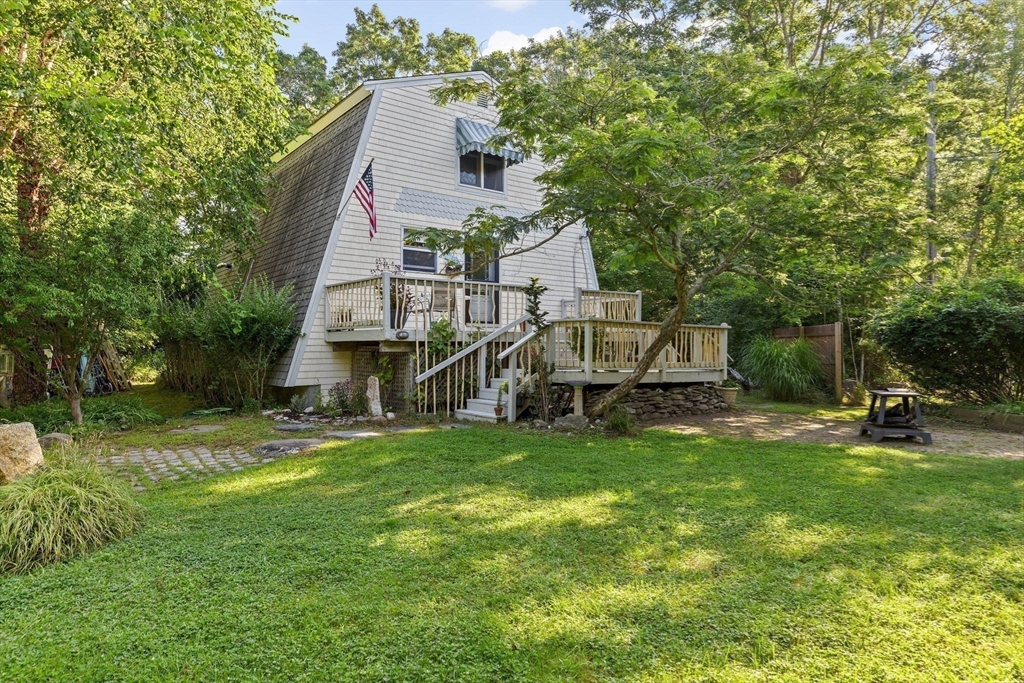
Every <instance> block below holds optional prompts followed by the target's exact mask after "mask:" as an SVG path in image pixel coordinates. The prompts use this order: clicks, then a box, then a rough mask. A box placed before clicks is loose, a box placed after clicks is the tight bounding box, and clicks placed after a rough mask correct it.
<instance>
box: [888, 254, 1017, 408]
mask: <svg viewBox="0 0 1024 683" xmlns="http://www.w3.org/2000/svg"><path fill="white" fill-rule="evenodd" d="M872 333H873V335H874V337H875V338H876V339H877V340H878V342H879V343H880V344H881V345H882V346H883V347H884V348H885V350H886V351H887V352H888V354H889V356H890V358H891V359H892V361H893V363H894V364H895V365H896V366H897V367H898V368H899V369H900V370H902V371H903V372H905V373H906V375H907V376H908V377H909V378H910V380H911V381H912V382H913V383H914V384H915V385H917V386H918V387H920V388H921V389H923V390H925V391H929V392H933V393H937V394H944V395H947V396H949V397H951V398H955V399H960V400H966V401H970V402H973V403H978V404H984V403H1001V402H1011V401H1019V400H1022V399H1024V275H1018V274H1004V275H997V276H993V277H990V278H987V279H984V280H977V281H974V282H969V283H944V284H940V285H938V286H936V287H934V288H920V289H917V290H915V291H913V292H911V293H910V294H909V295H908V296H906V297H904V298H903V299H902V300H900V301H897V302H896V303H895V304H893V305H892V306H890V307H889V308H888V309H887V310H885V311H884V312H883V313H881V314H880V315H879V316H878V317H877V319H876V320H875V321H874V323H873V325H872Z"/></svg>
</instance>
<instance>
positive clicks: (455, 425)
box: [437, 422, 471, 429]
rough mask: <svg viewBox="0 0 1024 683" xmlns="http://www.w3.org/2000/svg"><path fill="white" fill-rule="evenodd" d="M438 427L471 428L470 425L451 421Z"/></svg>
mask: <svg viewBox="0 0 1024 683" xmlns="http://www.w3.org/2000/svg"><path fill="white" fill-rule="evenodd" d="M437 428H438V429H471V427H470V426H469V425H464V424H460V423H458V422H449V423H447V424H443V425H437Z"/></svg>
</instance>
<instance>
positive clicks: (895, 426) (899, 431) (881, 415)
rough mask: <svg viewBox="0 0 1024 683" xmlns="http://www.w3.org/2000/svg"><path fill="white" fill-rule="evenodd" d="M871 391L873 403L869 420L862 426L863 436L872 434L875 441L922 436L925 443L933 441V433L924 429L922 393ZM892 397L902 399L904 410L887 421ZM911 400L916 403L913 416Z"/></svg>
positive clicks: (895, 390)
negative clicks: (895, 437) (888, 406)
mask: <svg viewBox="0 0 1024 683" xmlns="http://www.w3.org/2000/svg"><path fill="white" fill-rule="evenodd" d="M870 393H871V405H870V406H869V407H868V417H867V420H865V421H864V423H863V424H861V427H860V434H861V436H864V435H865V434H870V435H871V440H872V441H874V442H878V441H881V440H882V439H884V438H885V437H887V436H905V437H908V438H914V437H920V439H921V441H922V442H924V443H925V444H930V443H931V442H932V435H931V434H930V433H928V432H926V431H925V430H924V420H923V419H922V417H921V394H919V393H917V392H915V391H903V390H900V389H872V390H871V392H870ZM890 398H896V399H899V400H901V401H902V407H903V412H902V414H901V415H899V416H890V417H892V418H893V419H891V420H888V421H887V420H886V410H887V408H886V406H887V404H888V402H889V399H890ZM911 400H913V403H914V413H913V417H911V413H910V402H911ZM876 405H878V410H877V411H876V410H875V406H876Z"/></svg>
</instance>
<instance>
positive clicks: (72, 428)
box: [0, 394, 164, 435]
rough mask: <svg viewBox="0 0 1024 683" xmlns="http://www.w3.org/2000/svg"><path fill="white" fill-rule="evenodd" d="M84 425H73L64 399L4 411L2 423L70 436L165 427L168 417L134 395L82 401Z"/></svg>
mask: <svg viewBox="0 0 1024 683" xmlns="http://www.w3.org/2000/svg"><path fill="white" fill-rule="evenodd" d="M82 416H83V423H82V424H81V425H76V424H74V423H73V422H72V421H71V408H70V406H69V405H68V402H67V401H65V400H64V399H61V398H51V399H50V400H48V401H41V402H39V403H33V404H32V405H28V406H19V407H15V408H0V422H31V423H32V424H33V425H34V426H35V429H36V433H38V434H40V435H42V434H48V433H50V432H69V433H72V434H76V435H78V434H95V433H99V432H106V431H117V430H128V429H131V428H133V427H137V426H139V425H146V424H162V423H163V421H164V416H163V415H162V414H160V413H159V412H157V411H155V410H153V409H152V408H150V407H148V406H147V405H145V404H144V403H143V401H142V400H141V399H140V398H139V397H138V396H136V395H133V394H115V395H113V396H97V397H95V398H83V399H82Z"/></svg>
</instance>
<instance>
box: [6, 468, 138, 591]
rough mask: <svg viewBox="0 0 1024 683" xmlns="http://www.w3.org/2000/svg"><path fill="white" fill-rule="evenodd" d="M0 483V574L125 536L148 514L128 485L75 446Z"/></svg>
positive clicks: (18, 570) (65, 556)
mask: <svg viewBox="0 0 1024 683" xmlns="http://www.w3.org/2000/svg"><path fill="white" fill-rule="evenodd" d="M52 457H53V459H52V460H50V459H49V457H48V460H47V462H46V464H45V465H43V467H41V468H40V469H39V470H38V471H36V472H35V473H33V474H30V475H28V476H26V477H22V478H21V479H18V480H16V481H14V482H12V483H10V484H7V485H6V486H2V487H0V573H13V572H23V571H28V570H30V569H32V568H34V567H40V566H43V565H47V564H52V563H54V562H62V561H64V560H68V559H70V558H72V557H75V556H77V555H81V554H83V553H87V552H89V551H91V550H95V549H97V548H100V547H102V546H103V545H104V544H106V543H108V542H110V541H115V540H119V539H122V538H125V537H126V536H128V535H129V534H131V533H132V532H133V531H135V530H136V529H137V528H138V527H139V524H140V521H141V519H142V507H141V506H140V505H139V504H138V503H137V502H136V501H135V499H134V498H133V497H132V492H131V490H130V489H129V488H128V486H127V485H126V484H125V483H123V482H121V481H118V480H115V479H112V478H110V477H108V476H106V475H104V474H103V472H101V471H100V469H99V468H98V467H97V466H96V465H95V464H94V463H92V462H89V461H86V460H84V459H82V458H81V457H80V456H79V455H78V453H77V452H76V451H75V450H73V449H61V450H59V451H57V452H56V453H55V454H54V455H53V456H52Z"/></svg>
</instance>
